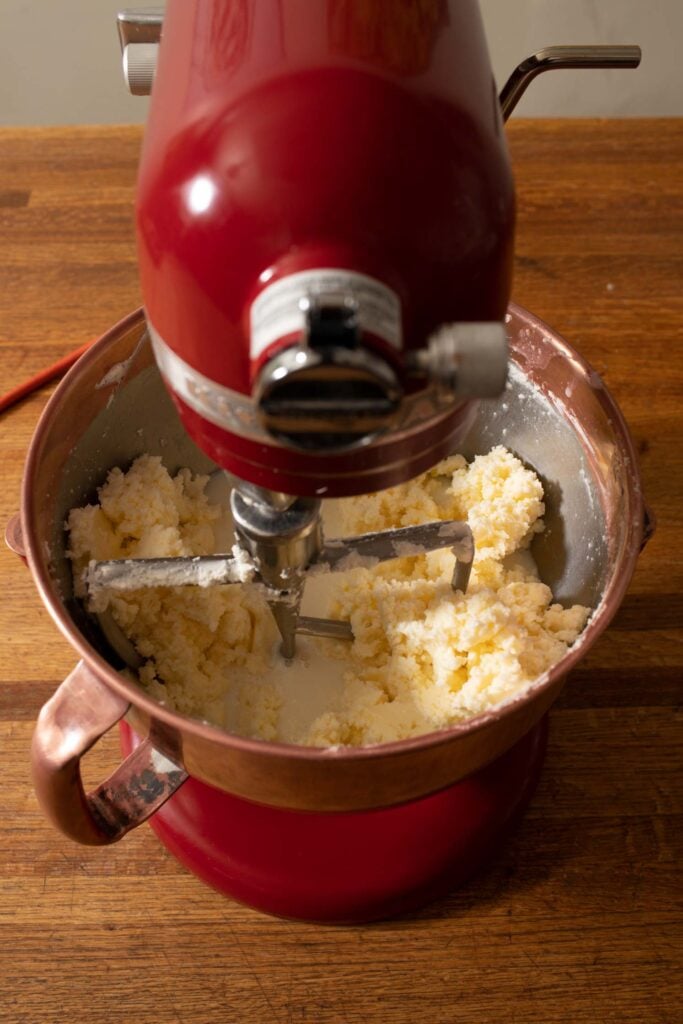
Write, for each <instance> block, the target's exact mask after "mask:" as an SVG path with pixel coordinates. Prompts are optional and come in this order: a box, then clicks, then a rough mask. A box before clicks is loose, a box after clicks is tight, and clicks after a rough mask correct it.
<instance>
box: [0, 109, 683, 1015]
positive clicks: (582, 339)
mask: <svg viewBox="0 0 683 1024" xmlns="http://www.w3.org/2000/svg"><path fill="white" fill-rule="evenodd" d="M140 134H141V133H140V130H139V129H138V128H128V127H125V128H124V127H107V128H69V129H33V128H31V129H4V130H2V131H1V132H0V225H1V229H0V240H1V242H2V248H1V250H0V252H1V257H0V343H1V345H2V360H1V363H0V365H1V381H2V383H1V386H0V392H1V391H4V390H6V389H8V388H9V387H10V386H12V385H14V384H17V383H19V382H20V381H22V380H23V379H24V378H25V377H26V376H27V375H29V374H33V373H34V372H36V371H37V370H39V369H40V368H42V367H43V366H44V365H45V364H47V363H49V362H52V361H54V360H56V359H57V358H58V357H60V356H61V355H63V354H65V353H66V352H68V351H69V350H70V349H72V348H74V347H76V346H78V345H79V344H81V343H82V342H84V341H86V340H88V339H89V338H92V337H95V336H97V335H99V334H100V333H101V332H103V331H104V330H105V329H106V328H107V327H109V326H110V325H111V324H112V323H114V322H115V321H116V320H118V319H119V318H120V317H121V316H122V315H124V314H125V313H127V312H128V311H129V310H131V309H133V308H134V307H135V306H137V305H138V304H139V291H138V284H137V277H136V268H135V251H134V242H133V216H132V197H133V189H134V179H135V167H136V161H137V156H138V150H139V144H140ZM509 135H510V140H511V146H512V155H513V161H514V167H515V171H516V177H517V187H518V195H519V231H518V241H517V260H516V280H515V286H514V298H515V299H516V301H517V302H519V303H521V304H522V305H524V306H526V307H528V308H529V309H531V310H533V311H534V312H535V313H537V314H539V315H540V316H541V317H543V318H544V319H546V320H548V321H549V322H550V323H551V324H552V325H553V327H555V328H556V329H557V330H559V332H560V333H562V334H563V335H564V336H565V337H566V338H567V339H568V340H569V341H570V342H571V343H572V344H574V345H575V346H577V347H578V348H579V349H580V350H581V352H582V353H583V354H584V355H585V356H587V358H588V359H589V360H590V361H591V362H592V363H593V365H594V366H595V367H596V369H597V370H599V372H600V373H601V374H602V375H603V378H604V379H605V381H606V382H607V385H608V387H609V388H610V389H611V390H612V392H613V394H614V395H615V397H616V399H617V401H618V402H619V403H620V405H621V408H622V409H623V411H624V413H625V415H626V418H627V420H628V422H629V424H630V426H631V429H632V432H633V435H634V438H635V440H636V442H637V447H638V450H639V452H640V459H641V466H642V472H643V477H644V485H645V491H646V494H647V497H648V499H649V501H650V502H651V504H652V506H653V508H654V509H655V511H656V514H657V517H658V531H657V533H656V535H655V537H654V539H653V540H652V541H651V543H650V545H649V547H648V548H647V550H646V551H645V552H644V553H643V555H642V557H641V559H640V563H639V566H638V570H637V572H636V576H635V578H634V580H633V583H632V585H631V588H630V591H629V594H628V596H627V597H626V600H625V601H624V604H623V607H622V609H621V612H620V613H619V615H618V618H617V620H616V621H615V623H614V624H613V626H612V627H611V628H610V630H609V631H608V632H607V634H606V635H605V636H604V637H603V638H602V639H601V641H600V642H599V643H598V644H597V645H596V647H595V648H594V649H593V650H592V651H591V652H590V654H589V655H588V656H587V657H586V659H585V661H584V662H583V663H582V667H581V668H580V669H579V670H578V671H576V672H575V673H574V674H573V676H572V677H571V678H570V680H569V682H568V684H567V687H566V689H565V691H564V694H563V697H562V699H561V700H560V702H559V704H558V705H557V706H556V707H555V709H554V711H553V713H552V715H551V723H550V747H549V751H548V759H547V764H546V767H545V771H544V775H543V779H542V782H541V785H540V788H539V790H538V792H537V795H536V797H535V799H534V801H533V803H532V806H531V808H530V810H529V812H528V814H527V815H526V818H525V820H524V822H523V823H522V825H521V826H520V828H519V829H518V831H517V832H516V834H515V835H514V837H513V838H512V840H511V841H510V842H508V843H507V845H506V846H505V847H504V848H503V849H501V850H500V852H499V853H498V854H497V856H496V858H495V860H494V862H493V864H492V865H491V866H490V867H488V868H487V869H486V870H485V871H483V872H482V873H481V874H480V875H479V877H477V878H476V879H474V880H473V881H471V882H470V883H469V884H467V885H466V886H465V887H464V888H462V889H461V890H460V891H459V892H456V893H454V894H453V895H452V896H451V897H449V898H448V899H446V900H443V901H441V902H440V903H437V904H435V905H432V906H429V907H427V908H426V909H425V910H423V911H422V912H420V913H417V914H415V915H413V916H410V917H407V918H405V919H402V920H397V921H389V922H386V923H382V924H375V925H371V926H366V927H350V928H349V927H347V928H332V927H318V926H312V925H303V924H292V923H286V922H282V921H278V920H274V919H271V918H268V917H265V916H262V915H260V914H258V913H255V912H253V911H251V910H248V909H246V908H244V907H241V906H238V905H236V904H234V903H232V902H230V901H229V900H227V899H225V898H223V897H221V896H218V895H216V894H215V893H213V892H212V891H210V890H209V889H207V888H205V887H204V886H203V885H202V884H201V883H200V882H199V881H197V880H196V879H195V878H194V877H193V876H191V875H190V874H188V873H187V872H186V871H184V870H183V869H182V868H181V867H180V866H179V865H178V864H177V863H176V862H175V861H174V860H173V859H172V858H171V857H170V855H169V854H167V853H166V852H165V850H164V849H163V848H162V847H161V846H160V845H159V843H158V842H157V840H156V839H155V838H154V836H153V834H152V833H151V831H150V830H149V829H148V828H147V827H142V828H140V829H139V830H138V831H137V832H135V833H133V834H131V835H130V836H128V837H127V838H126V839H125V840H124V841H123V842H122V843H120V844H119V845H117V846H115V847H112V848H108V849H91V848H85V847H78V846H76V845H73V844H72V843H70V842H69V841H67V840H66V839H64V838H62V837H61V836H60V835H58V834H57V833H55V832H54V831H52V829H51V828H50V827H49V826H48V825H47V823H46V822H45V821H44V819H43V817H42V815H41V814H40V812H39V810H38V807H37V804H36V800H35V797H34V795H33V792H32V789H31V784H30V781H29V772H28V759H27V751H28V745H29V740H30V736H31V730H32V725H33V721H34V719H35V717H36V714H37V712H38V709H39V708H40V706H41V704H42V703H43V702H44V701H45V700H46V698H47V697H48V696H49V695H50V694H51V692H52V691H53V689H54V687H55V685H56V683H57V682H58V681H59V680H61V679H62V678H63V677H64V675H65V674H66V673H67V672H68V671H69V670H70V668H71V667H72V666H73V664H74V661H75V656H74V653H73V651H72V650H71V648H70V647H69V645H68V643H67V642H66V640H64V639H63V638H62V636H61V635H60V634H59V633H58V632H57V629H56V627H55V626H54V625H53V623H52V621H51V620H50V619H49V617H48V615H47V612H46V611H45V610H44V609H43V607H42V605H41V604H40V601H39V599H38V595H37V593H36V591H35V589H34V586H33V583H32V580H31V577H30V574H29V572H28V571H27V570H26V569H25V568H24V566H23V565H22V564H21V563H20V561H19V560H18V559H17V558H16V557H14V556H12V555H10V554H9V553H8V552H6V551H4V549H3V551H2V553H0V564H1V570H0V571H1V580H2V601H1V602H0V638H1V639H0V736H1V739H0V751H1V756H2V773H1V775H0V785H1V789H0V807H1V808H2V822H1V824H0V887H1V888H0V1021H2V1022H3V1024H5V1022H11V1024H55V1022H62V1021H64V1022H72V1021H77V1022H79V1024H100V1022H101V1024H105V1022H107V1024H112V1022H122V1024H123V1022H126V1024H129V1022H135V1024H161V1022H171V1024H173V1022H177V1024H190V1022H192V1024H195V1022H202V1024H203V1022H214V1021H215V1022H233V1021H235V1022H245V1024H251V1022H254V1024H255V1022H264V1021H269V1022H273V1024H278V1022H279V1024H293V1022H299V1021H306V1022H314V1024H332V1022H347V1024H361V1022H366V1021H381V1022H411V1024H442V1022H443V1024H446V1022H461V1021H462V1022H470V1021H476V1022H482V1024H497V1022H505V1024H508V1022H513V1021H516V1022H518V1024H527V1022H528V1024H531V1022H538V1024H548V1022H560V1021H561V1022H567V1024H579V1022H590V1024H603V1022H609V1021H614V1022H619V1024H624V1022H633V1024H636V1022H637V1024H655V1022H657V1024H664V1022H671V1024H674V1022H679V1021H680V1020H681V1012H682V1007H683V987H682V981H681V979H682V978H683V971H682V965H681V951H682V947H683V928H682V927H681V922H682V917H683V913H682V909H681V900H680V896H681V884H680V883H681V875H680V864H681V854H682V852H683V851H682V839H683V828H682V827H681V826H682V819H681V811H682V806H681V805H682V802H683V785H682V783H683V771H682V754H681V749H682V747H681V741H682V739H683V734H682V731H681V728H680V717H679V718H677V717H676V714H677V712H676V703H677V701H678V700H679V698H680V693H681V682H682V680H683V644H682V640H683V632H682V625H683V621H682V620H683V514H682V511H681V510H682V509H683V454H682V452H683V445H682V443H681V442H682V436H683V345H682V341H683V171H682V170H681V168H683V121H673V120H671V121H669V120H647V121H633V120H632V121H517V122H513V123H512V124H511V126H510V128H509ZM49 390H50V389H44V390H43V391H41V392H40V393H38V394H36V395H34V396H33V397H31V398H29V399H28V400H26V401H24V402H23V404H21V405H20V406H18V407H17V408H15V409H13V410H12V411H10V412H8V413H6V414H5V415H4V416H3V417H2V422H1V423H0V453H1V454H0V484H1V486H0V524H1V525H2V526H3V527H4V524H5V522H6V521H7V519H8V518H9V516H10V514H11V513H12V512H14V511H15V510H16V509H17V507H18V500H19V497H18V496H19V481H20V478H21V473H22V463H23V460H24V455H25V452H26V448H27V446H28V443H29V440H30V438H31V434H32V432H33V429H34V427H35V424H36V420H37V418H38V416H39V414H40V411H41V409H42V408H43V406H44V405H45V401H46V398H47V395H48V393H49ZM117 757H118V741H117V737H116V736H115V735H113V734H110V735H109V736H107V737H106V738H105V740H104V741H103V742H102V743H100V744H99V745H98V747H97V748H96V749H95V751H94V752H93V753H92V754H91V755H89V764H88V769H87V771H88V775H89V777H90V779H91V781H94V780H96V779H99V778H102V777H103V776H104V773H105V772H106V771H107V770H109V769H111V768H112V767H113V765H114V764H115V762H116V760H117Z"/></svg>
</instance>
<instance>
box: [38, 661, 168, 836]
mask: <svg viewBox="0 0 683 1024" xmlns="http://www.w3.org/2000/svg"><path fill="white" fill-rule="evenodd" d="M129 707H130V704H129V703H128V701H127V700H126V699H125V698H123V697H120V696H119V695H118V694H117V693H115V692H114V691H112V690H110V689H109V687H107V686H106V685H105V684H104V683H103V682H101V681H100V680H99V679H98V678H97V676H96V675H94V673H93V672H91V671H90V670H89V669H88V668H87V666H86V665H85V664H84V663H83V662H82V661H81V662H79V663H78V665H76V667H75V669H74V670H73V672H71V674H70V675H68V676H67V678H66V679H65V680H64V682H63V683H62V684H61V685H60V686H59V688H58V689H57V691H56V693H55V694H54V695H53V696H52V697H51V699H50V700H49V701H48V702H47V704H45V705H44V707H43V709H42V711H41V712H40V715H39V716H38V722H37V724H36V729H35V732H34V734H33V744H32V748H31V766H32V770H33V782H34V786H35V790H36V795H37V797H38V801H39V803H40V805H41V807H42V809H43V811H44V812H45V814H46V815H47V817H48V818H49V819H50V821H51V822H52V823H53V824H54V825H55V827H56V828H58V829H59V830H60V831H61V832H63V833H64V834H65V835H66V836H68V837H69V838H70V839H74V840H76V842H79V843H84V844H86V845H88V846H104V845H107V844H109V843H115V842H116V841H117V840H119V839H121V838H122V837H123V836H124V835H125V834H126V833H127V832H130V830H131V829H133V828H135V827H136V826H137V825H141V824H142V822H143V821H146V820H147V818H149V817H150V816H151V815H152V814H154V812H155V811H157V810H158V809H159V808H160V807H161V805H162V804H163V803H165V802H166V800H168V798H169V797H170V796H172V794H173V793H175V791H176V790H177V789H178V788H179V787H180V786H181V785H182V784H183V782H184V781H185V779H186V778H187V772H186V771H185V770H184V768H182V767H181V766H180V765H178V764H176V763H175V762H174V761H172V760H171V759H170V758H168V757H166V755H165V754H162V753H161V752H160V751H158V750H156V749H155V748H154V747H153V746H152V744H151V742H150V740H149V739H145V740H143V741H142V742H141V743H140V744H139V746H138V747H137V748H136V749H135V750H134V751H133V752H132V753H131V754H130V755H129V756H128V757H127V758H126V760H125V761H123V762H122V763H121V764H120V765H119V766H118V768H117V769H116V770H115V771H114V772H113V774H112V775H110V776H109V778H108V779H106V780H105V781H104V782H103V783H101V784H100V785H99V786H97V788H96V789H94V790H93V791H92V792H91V793H86V792H85V790H84V788H83V781H82V779H81V768H80V762H81V757H83V755H84V754H85V753H86V752H87V751H88V750H90V748H91V747H92V746H94V744H95V743H96V742H97V741H98V740H99V739H100V738H101V737H102V736H103V735H104V733H106V732H107V731H108V730H109V729H111V728H112V726H114V725H116V723H117V722H118V721H120V720H121V719H122V718H123V716H124V715H125V714H126V712H127V711H128V709H129Z"/></svg>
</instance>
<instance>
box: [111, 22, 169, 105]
mask: <svg viewBox="0 0 683 1024" xmlns="http://www.w3.org/2000/svg"><path fill="white" fill-rule="evenodd" d="M163 21H164V11H163V8H162V7H149V8H147V9H142V10H126V11H119V13H118V15H117V19H116V22H117V27H118V31H119V41H120V43H121V53H122V55H123V77H124V78H125V80H126V85H127V86H128V88H129V89H130V91H131V92H132V94H133V96H149V94H150V93H151V91H152V85H153V84H154V72H155V71H156V65H157V52H158V50H159V41H160V39H161V30H162V27H163Z"/></svg>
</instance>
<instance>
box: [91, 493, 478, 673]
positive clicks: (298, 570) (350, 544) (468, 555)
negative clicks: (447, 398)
mask: <svg viewBox="0 0 683 1024" xmlns="http://www.w3.org/2000/svg"><path fill="white" fill-rule="evenodd" d="M230 504H231V511H232V516H233V522H234V526H235V532H236V535H237V541H238V543H237V544H236V545H235V546H234V547H233V549H232V554H231V555H227V554H225V555H224V554H220V555H201V556H195V557H184V558H122V559H115V560H111V561H101V562H96V561H93V562H91V563H90V565H89V566H88V568H87V570H86V572H85V582H86V586H87V589H88V593H89V596H90V598H91V599H93V598H95V597H96V595H97V594H98V593H100V592H101V591H103V590H110V591H117V592H121V591H130V590H140V589H142V588H145V587H178V586H199V587H207V586H224V585H226V584H235V583H242V584H244V583H251V584H256V585H260V586H262V587H264V588H265V591H266V599H267V601H268V604H269V606H270V608H271V611H272V612H273V616H274V618H275V621H276V623H277V626H278V629H279V631H280V635H281V637H282V654H283V656H284V657H285V658H292V657H293V656H294V653H295V636H296V634H297V633H300V634H303V635H306V636H324V637H331V638H334V639H341V640H351V639H353V633H352V630H351V624H350V623H349V622H343V621H341V620H336V619H322V618H317V617H314V616H302V615H300V614H299V608H300V606H301V599H302V596H303V589H304V584H305V581H306V578H307V576H310V575H313V574H317V573H327V572H348V571H349V570H351V569H357V568H366V569H369V568H372V567H373V566H375V565H378V564H379V563H380V562H386V561H390V560H391V559H394V558H405V557H409V556H414V555H424V554H427V553H428V552H430V551H438V550H440V549H444V548H450V549H451V550H452V551H453V554H454V556H455V565H454V569H453V576H452V581H451V585H452V587H453V589H454V590H455V591H461V592H462V593H465V592H466V590H467V585H468V582H469V577H470V572H471V569H472V561H473V558H474V539H473V537H472V531H471V529H470V527H469V526H468V525H467V523H461V522H456V521H454V520H447V521H445V522H443V521H442V522H433V523H425V524H423V525H421V526H404V527H401V528H399V529H396V530H382V531H379V532H375V533H365V534H361V535H359V536H357V537H344V538H340V539H332V540H328V541H325V540H324V539H323V536H322V529H321V525H320V502H319V501H313V500H311V499H307V498H297V499H293V500H292V503H291V504H290V505H289V507H287V508H284V509H283V508H282V507H281V506H280V507H274V505H272V504H268V503H266V502H265V501H263V500H261V499H260V498H258V499H255V498H254V497H253V495H248V496H247V495H245V494H243V493H241V492H240V491H238V490H234V491H233V492H232V496H231V502H230Z"/></svg>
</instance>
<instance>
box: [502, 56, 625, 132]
mask: <svg viewBox="0 0 683 1024" xmlns="http://www.w3.org/2000/svg"><path fill="white" fill-rule="evenodd" d="M641 57H642V53H641V49H640V47H639V46H546V47H545V49H543V50H539V51H538V53H533V54H532V55H531V56H530V57H527V59H526V60H523V61H522V63H521V64H519V65H518V66H517V67H516V68H515V70H514V71H513V72H512V74H511V75H510V77H509V78H508V80H507V82H506V83H505V85H504V86H503V88H502V90H501V93H500V97H499V100H500V106H501V110H502V113H503V120H504V121H507V119H508V118H509V116H510V114H511V113H512V111H513V110H514V109H515V107H516V106H517V104H518V103H519V101H520V99H521V98H522V96H523V95H524V93H525V92H526V90H527V88H528V86H529V85H530V83H531V82H533V80H534V78H536V76H537V75H540V74H542V73H543V72H544V71H557V70H572V69H575V68H576V69H581V68H637V67H638V65H639V64H640V60H641Z"/></svg>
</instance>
